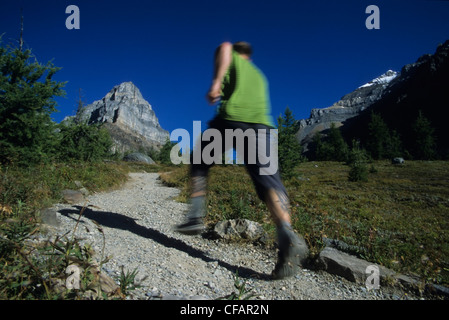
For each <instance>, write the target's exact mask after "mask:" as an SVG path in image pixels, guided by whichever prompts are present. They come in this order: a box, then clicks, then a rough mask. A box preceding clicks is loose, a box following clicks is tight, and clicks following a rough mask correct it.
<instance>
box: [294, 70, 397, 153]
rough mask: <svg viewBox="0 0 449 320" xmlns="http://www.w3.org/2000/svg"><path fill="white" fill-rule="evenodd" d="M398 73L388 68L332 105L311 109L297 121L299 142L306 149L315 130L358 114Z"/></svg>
mask: <svg viewBox="0 0 449 320" xmlns="http://www.w3.org/2000/svg"><path fill="white" fill-rule="evenodd" d="M398 75H399V73H398V72H396V71H393V70H388V71H387V72H385V73H383V74H382V75H380V76H378V77H376V78H374V79H373V80H371V81H369V82H368V83H366V84H364V85H362V86H360V87H358V88H357V89H356V90H354V91H352V92H350V93H348V94H346V95H344V96H343V97H342V98H341V99H340V100H338V101H337V102H335V103H334V104H333V105H331V106H330V107H327V108H322V109H318V108H315V109H312V111H311V113H310V117H309V118H308V119H302V120H300V121H299V130H298V132H297V134H296V136H297V138H298V140H299V142H300V143H301V144H302V146H303V148H304V152H306V153H307V151H308V144H309V143H310V142H311V141H312V140H313V137H314V135H315V134H316V133H317V132H323V131H325V130H327V129H329V128H330V127H331V125H332V124H335V125H336V126H341V125H342V124H343V123H344V122H345V121H346V120H348V119H350V118H353V117H355V116H357V115H359V114H360V112H362V111H363V110H365V109H367V108H368V107H370V106H371V105H372V104H373V103H375V102H376V101H378V100H379V99H381V98H382V97H383V96H384V94H385V93H386V92H387V89H388V87H389V85H390V84H391V83H392V82H393V80H395V79H396V78H397V77H398Z"/></svg>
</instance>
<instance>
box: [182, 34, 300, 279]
mask: <svg viewBox="0 0 449 320" xmlns="http://www.w3.org/2000/svg"><path fill="white" fill-rule="evenodd" d="M251 56H252V47H251V45H250V44H249V43H247V42H237V43H234V44H232V43H229V42H224V43H222V44H221V45H220V46H219V47H218V48H217V50H216V52H215V68H214V76H213V81H212V84H211V87H210V89H209V91H208V93H207V96H206V98H207V100H208V102H209V103H210V104H211V105H214V104H216V103H217V102H219V101H220V105H219V108H218V112H217V115H216V117H215V118H214V119H213V120H212V121H211V122H210V123H209V129H216V130H218V131H219V132H220V133H221V134H222V137H225V130H226V129H232V130H236V129H241V130H243V132H245V130H248V129H252V130H254V132H255V134H256V138H262V140H261V141H266V143H269V142H270V129H273V128H274V125H273V121H272V117H271V115H270V113H271V105H270V97H269V91H268V82H267V80H266V78H265V76H264V74H263V73H262V72H261V70H259V69H258V68H257V67H256V66H255V65H254V64H253V62H252V60H251ZM259 129H266V130H265V131H262V132H266V136H263V137H260V133H259V132H260V131H259ZM257 135H259V136H257ZM223 140H225V139H223ZM257 141H259V140H257ZM199 147H200V148H201V150H202V149H203V148H204V147H205V145H204V142H200V146H199ZM251 148H256V146H255V145H250V144H249V143H246V144H245V152H244V159H245V160H244V161H245V165H246V168H247V171H248V173H249V175H250V176H251V178H252V181H253V183H254V186H255V189H256V192H257V195H258V196H259V198H260V199H261V200H262V201H264V202H265V203H266V205H267V207H268V210H269V211H270V214H271V217H272V219H273V221H274V223H275V224H276V227H277V229H276V230H277V240H278V247H279V253H278V261H277V263H276V266H275V269H274V270H273V273H272V276H273V278H274V279H283V278H286V277H291V276H293V275H295V274H296V273H297V271H298V268H299V266H301V265H302V264H303V263H304V262H305V259H306V258H307V255H308V248H307V245H306V243H305V241H304V239H303V238H302V237H299V236H298V235H297V234H296V233H295V232H294V231H293V229H292V227H291V220H290V204H289V199H288V195H287V191H286V189H285V187H284V185H283V183H282V181H281V179H280V175H279V171H278V170H276V172H275V173H274V174H273V173H271V174H261V172H262V171H263V170H264V167H265V168H266V166H267V164H266V161H263V162H262V163H263V164H262V163H261V162H260V161H259V159H257V160H256V163H249V161H248V154H249V153H250V152H254V150H252V149H251ZM223 150H225V148H224V149H223ZM265 150H270V149H268V148H267V146H266V148H265ZM201 154H202V152H201ZM276 160H277V159H276ZM191 163H192V165H191V187H192V194H191V204H192V207H191V210H190V211H189V212H188V213H187V214H186V218H187V221H186V222H185V223H184V224H181V225H178V226H176V230H177V231H178V232H180V233H183V234H189V235H194V234H200V233H201V232H202V231H203V229H204V224H203V218H204V217H205V216H206V191H207V177H208V172H209V169H210V168H211V167H212V165H213V164H205V163H204V162H201V163H200V164H195V163H193V162H191Z"/></svg>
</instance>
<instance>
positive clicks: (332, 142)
mask: <svg viewBox="0 0 449 320" xmlns="http://www.w3.org/2000/svg"><path fill="white" fill-rule="evenodd" d="M314 142H315V144H316V153H315V156H316V159H317V160H319V161H346V159H347V157H348V152H349V148H348V145H347V143H346V142H345V140H344V139H343V136H342V134H341V132H340V129H339V128H337V126H336V125H335V123H332V124H331V127H330V129H329V134H328V135H327V137H326V139H325V141H322V138H321V134H320V133H317V134H316V135H315V137H314Z"/></svg>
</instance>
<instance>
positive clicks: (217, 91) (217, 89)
mask: <svg viewBox="0 0 449 320" xmlns="http://www.w3.org/2000/svg"><path fill="white" fill-rule="evenodd" d="M220 97H221V83H217V84H213V85H212V86H211V87H210V89H209V92H208V93H207V94H206V100H207V102H209V104H210V105H212V106H213V105H214V104H216V103H217V102H218V101H219V100H220Z"/></svg>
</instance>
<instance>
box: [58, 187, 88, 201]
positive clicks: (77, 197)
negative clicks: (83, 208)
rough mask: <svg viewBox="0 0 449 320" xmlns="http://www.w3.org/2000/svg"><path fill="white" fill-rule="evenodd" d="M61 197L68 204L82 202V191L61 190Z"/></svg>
mask: <svg viewBox="0 0 449 320" xmlns="http://www.w3.org/2000/svg"><path fill="white" fill-rule="evenodd" d="M62 198H63V200H64V201H65V202H67V203H69V204H80V203H82V202H84V196H83V193H82V192H81V191H77V190H69V189H66V190H62Z"/></svg>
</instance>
